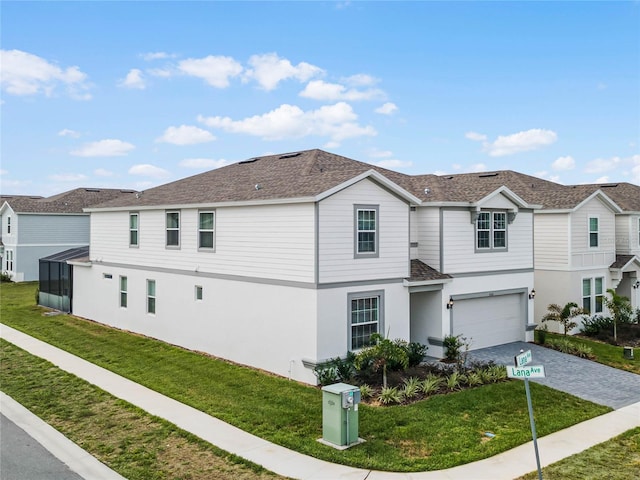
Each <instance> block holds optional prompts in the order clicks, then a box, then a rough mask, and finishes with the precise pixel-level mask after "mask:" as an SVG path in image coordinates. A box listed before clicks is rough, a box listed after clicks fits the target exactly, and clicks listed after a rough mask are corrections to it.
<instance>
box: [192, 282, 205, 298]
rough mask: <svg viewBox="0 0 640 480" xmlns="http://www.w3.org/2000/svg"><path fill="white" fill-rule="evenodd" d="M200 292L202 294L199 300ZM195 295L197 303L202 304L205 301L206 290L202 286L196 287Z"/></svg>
mask: <svg viewBox="0 0 640 480" xmlns="http://www.w3.org/2000/svg"><path fill="white" fill-rule="evenodd" d="M198 292H200V298H198ZM193 293H194V298H195V299H196V302H201V301H202V300H204V288H202V285H196V286H195V288H194V292H193Z"/></svg>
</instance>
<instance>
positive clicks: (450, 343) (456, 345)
mask: <svg viewBox="0 0 640 480" xmlns="http://www.w3.org/2000/svg"><path fill="white" fill-rule="evenodd" d="M442 346H443V347H444V357H445V358H446V359H447V360H449V361H451V362H457V361H458V359H459V358H460V349H461V348H462V340H460V335H447V336H446V337H444V340H443V341H442Z"/></svg>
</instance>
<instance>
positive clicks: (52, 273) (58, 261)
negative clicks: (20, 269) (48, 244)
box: [38, 246, 89, 313]
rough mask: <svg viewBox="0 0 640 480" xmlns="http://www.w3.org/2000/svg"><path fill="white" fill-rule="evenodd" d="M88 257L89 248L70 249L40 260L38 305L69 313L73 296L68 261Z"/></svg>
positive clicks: (70, 267) (70, 270) (71, 277)
mask: <svg viewBox="0 0 640 480" xmlns="http://www.w3.org/2000/svg"><path fill="white" fill-rule="evenodd" d="M88 256H89V247H88V246H87V247H79V248H72V249H70V250H65V251H64V252H59V253H54V254H53V255H49V256H48V257H44V258H41V259H40V275H39V280H40V293H39V295H38V304H39V305H42V306H43V307H50V308H54V309H56V310H60V311H61V312H66V313H70V312H71V304H72V294H73V265H69V263H67V262H68V261H69V260H78V259H80V258H84V257H88Z"/></svg>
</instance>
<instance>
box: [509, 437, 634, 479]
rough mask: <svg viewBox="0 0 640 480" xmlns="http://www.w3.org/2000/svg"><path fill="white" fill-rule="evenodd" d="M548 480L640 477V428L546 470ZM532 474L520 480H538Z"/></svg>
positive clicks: (535, 474) (545, 474)
mask: <svg viewBox="0 0 640 480" xmlns="http://www.w3.org/2000/svg"><path fill="white" fill-rule="evenodd" d="M542 477H543V478H544V479H545V480H603V479H606V480H630V479H634V478H640V428H634V429H632V430H629V431H628V432H625V433H623V434H622V435H620V436H618V437H616V438H613V439H611V440H609V441H607V442H604V443H601V444H599V445H596V446H595V447H591V448H589V449H588V450H585V451H584V452H580V453H578V454H576V455H573V456H571V457H568V458H565V459H563V460H561V461H559V462H557V463H554V464H553V465H549V466H548V467H547V468H543V469H542ZM537 478H538V472H531V473H529V474H527V475H525V476H523V477H520V478H519V479H517V480H535V479H537Z"/></svg>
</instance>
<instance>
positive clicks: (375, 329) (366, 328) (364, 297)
mask: <svg viewBox="0 0 640 480" xmlns="http://www.w3.org/2000/svg"><path fill="white" fill-rule="evenodd" d="M383 299H384V296H383V292H382V291H377V292H364V293H357V294H355V293H352V294H349V317H350V318H349V349H350V350H358V349H360V348H363V347H366V346H368V345H369V344H370V341H371V335H372V334H374V333H380V332H382V331H383V312H384V305H383V303H384V301H383Z"/></svg>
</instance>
